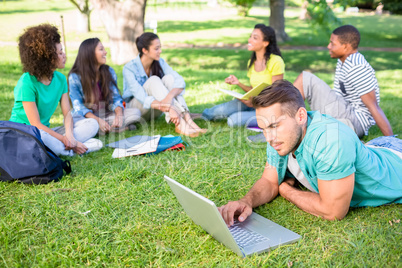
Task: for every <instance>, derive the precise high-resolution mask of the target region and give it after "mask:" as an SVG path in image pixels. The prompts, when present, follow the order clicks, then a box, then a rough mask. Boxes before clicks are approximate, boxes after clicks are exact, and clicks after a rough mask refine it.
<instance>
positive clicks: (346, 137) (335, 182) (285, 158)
mask: <svg viewBox="0 0 402 268" xmlns="http://www.w3.org/2000/svg"><path fill="white" fill-rule="evenodd" d="M253 106H254V108H255V109H256V115H257V122H258V126H259V127H260V128H262V129H263V131H264V135H265V138H266V141H267V142H268V144H267V163H266V166H265V170H264V173H263V174H262V177H261V179H259V180H258V181H257V182H256V183H255V184H254V185H253V187H252V188H251V189H250V191H249V192H248V193H247V194H246V195H245V196H244V197H243V198H242V199H240V200H238V201H232V202H229V203H228V204H226V205H224V206H222V207H220V208H219V211H220V213H221V214H222V217H223V218H224V220H225V222H226V223H227V224H228V225H229V226H230V225H232V224H233V220H234V219H233V218H234V216H235V215H238V216H239V221H244V220H245V219H246V218H247V217H248V216H249V215H250V214H251V213H252V208H254V207H257V206H260V205H262V204H264V203H267V202H270V201H271V200H272V199H274V198H275V197H276V196H277V195H278V193H279V194H280V195H281V196H283V197H284V198H286V199H287V200H289V201H290V202H292V203H293V204H295V205H296V206H298V207H299V208H301V209H302V210H304V211H306V212H308V213H310V214H313V215H316V216H320V217H322V218H324V219H328V220H336V219H338V220H340V219H342V218H344V217H345V216H346V214H347V213H348V210H349V207H362V206H380V205H384V204H389V203H402V177H401V174H402V152H397V151H395V150H392V149H389V148H378V147H371V146H367V145H364V144H363V143H362V142H361V141H360V140H359V138H358V137H357V135H356V133H355V132H354V131H353V130H352V129H351V128H349V127H348V126H346V125H345V124H343V123H341V122H339V121H337V120H335V119H334V118H332V117H330V116H327V115H323V114H320V113H319V112H317V111H315V112H307V111H306V108H305V105H304V101H303V97H302V95H301V94H300V92H299V90H298V89H297V88H296V87H294V86H293V85H292V84H291V83H290V82H288V81H285V80H279V81H276V82H275V83H274V84H272V85H271V86H269V87H267V88H266V89H264V90H263V91H262V92H261V93H260V95H259V96H257V97H255V98H254V99H253ZM385 138H387V139H391V140H392V142H395V143H401V142H402V141H401V140H399V139H397V138H392V137H385ZM397 147H398V146H395V147H394V148H397ZM400 148H401V146H399V148H398V149H400ZM296 180H297V181H299V182H300V183H301V184H302V185H304V186H305V187H306V188H307V189H308V190H309V191H302V190H300V189H298V188H296V187H295V182H296Z"/></svg>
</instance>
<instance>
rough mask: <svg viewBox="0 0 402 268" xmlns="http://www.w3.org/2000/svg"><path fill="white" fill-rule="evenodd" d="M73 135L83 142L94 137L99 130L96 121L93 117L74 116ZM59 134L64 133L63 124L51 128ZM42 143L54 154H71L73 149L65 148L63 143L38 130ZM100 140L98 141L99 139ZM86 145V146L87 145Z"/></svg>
mask: <svg viewBox="0 0 402 268" xmlns="http://www.w3.org/2000/svg"><path fill="white" fill-rule="evenodd" d="M73 122H74V129H73V133H74V137H75V139H76V140H77V141H79V142H82V143H84V145H85V142H86V141H88V140H89V139H91V138H92V137H94V136H95V135H96V134H97V133H98V130H99V124H98V122H97V121H96V120H95V119H93V118H85V117H82V116H74V117H73ZM53 130H54V131H56V132H57V133H59V134H62V135H63V134H64V133H65V129H64V126H61V127H55V128H53ZM39 131H40V135H41V138H42V141H43V143H44V144H45V145H46V146H47V147H49V148H50V150H52V151H53V152H54V153H55V154H56V155H68V156H73V155H74V152H73V150H66V149H65V146H64V144H63V143H62V142H61V141H59V140H58V139H56V138H55V137H53V136H52V135H50V134H49V133H47V132H46V131H43V130H39ZM99 142H100V141H99ZM87 147H88V146H87Z"/></svg>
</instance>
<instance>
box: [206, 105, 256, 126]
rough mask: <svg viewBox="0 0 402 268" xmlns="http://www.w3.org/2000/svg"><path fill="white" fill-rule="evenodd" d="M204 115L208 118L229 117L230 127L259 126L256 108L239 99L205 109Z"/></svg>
mask: <svg viewBox="0 0 402 268" xmlns="http://www.w3.org/2000/svg"><path fill="white" fill-rule="evenodd" d="M202 116H203V117H204V118H205V119H207V120H216V119H224V118H227V119H228V125H229V126H230V127H238V126H244V125H247V126H257V120H256V118H255V109H254V108H251V107H248V106H247V105H245V104H244V103H242V102H241V101H239V100H237V99H235V100H232V101H229V102H225V103H222V104H218V105H216V106H214V107H212V108H209V109H205V110H204V111H203V112H202Z"/></svg>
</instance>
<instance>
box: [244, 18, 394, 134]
mask: <svg viewBox="0 0 402 268" xmlns="http://www.w3.org/2000/svg"><path fill="white" fill-rule="evenodd" d="M359 42H360V33H359V31H358V30H357V29H356V28H355V27H353V26H352V25H344V26H341V27H338V28H336V29H335V30H334V31H333V32H332V35H331V38H330V42H329V45H328V50H329V54H330V56H331V58H333V59H338V63H337V66H336V70H335V80H334V90H331V88H330V87H329V86H328V85H327V84H326V83H325V82H324V81H322V80H321V79H319V78H318V77H317V76H315V75H314V74H312V73H309V72H302V73H301V74H300V75H299V76H298V77H297V79H296V80H295V82H294V83H293V84H294V85H295V87H297V89H299V91H300V93H301V94H302V96H303V98H304V99H307V101H308V103H309V105H310V108H311V110H313V111H315V110H316V111H320V112H321V113H324V114H328V115H330V116H332V117H334V118H336V119H338V120H339V121H341V122H343V123H345V124H347V125H348V126H350V127H351V128H352V129H353V130H354V131H355V132H356V134H357V136H358V137H359V138H362V137H363V136H364V135H367V134H368V130H369V128H370V127H371V126H372V125H375V124H376V123H377V125H378V127H379V128H380V130H381V132H382V133H383V134H384V135H385V136H390V135H393V132H392V128H391V125H390V124H389V122H388V119H387V117H386V116H385V114H384V112H383V111H382V109H381V108H380V106H379V103H380V88H379V87H378V82H377V78H376V77H375V72H374V69H373V68H372V67H371V66H370V64H369V63H368V62H367V61H366V59H365V58H364V56H363V55H362V54H360V53H359V52H358V51H357V49H358V46H359ZM249 139H250V137H249ZM250 140H253V141H260V142H264V137H263V134H259V138H257V137H256V136H254V138H251V139H250Z"/></svg>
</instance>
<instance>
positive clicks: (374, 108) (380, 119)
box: [361, 90, 393, 136]
mask: <svg viewBox="0 0 402 268" xmlns="http://www.w3.org/2000/svg"><path fill="white" fill-rule="evenodd" d="M361 99H362V101H363V103H364V105H366V107H367V108H368V109H369V111H370V113H371V115H372V116H373V118H374V120H375V122H376V123H377V125H378V127H379V128H380V130H381V132H382V134H384V136H391V135H393V132H392V128H391V125H390V124H389V121H388V119H387V117H386V116H385V114H384V112H383V110H382V109H381V108H380V106H379V105H378V103H377V98H376V96H375V91H374V90H372V91H370V92H369V93H367V94H364V95H362V96H361Z"/></svg>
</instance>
